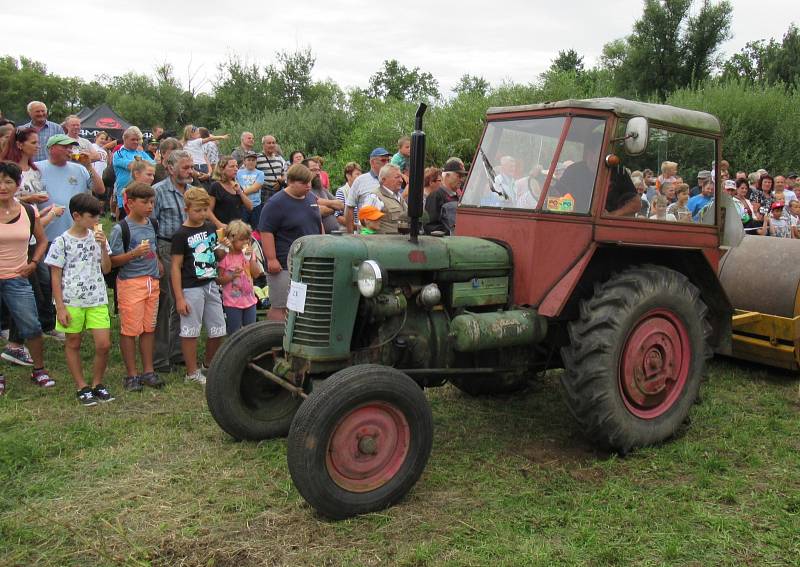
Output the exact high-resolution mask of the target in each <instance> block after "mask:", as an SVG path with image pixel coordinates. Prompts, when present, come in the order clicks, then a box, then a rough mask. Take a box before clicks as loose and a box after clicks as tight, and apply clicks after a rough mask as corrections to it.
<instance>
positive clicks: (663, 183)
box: [605, 121, 716, 224]
mask: <svg viewBox="0 0 800 567" xmlns="http://www.w3.org/2000/svg"><path fill="white" fill-rule="evenodd" d="M626 124H627V122H626V121H620V123H619V125H618V130H617V133H616V135H615V138H621V137H622V136H624V133H625V127H626ZM613 150H614V151H615V152H616V153H618V155H620V157H621V158H622V166H621V167H619V168H617V169H615V170H612V174H611V187H610V188H609V191H608V199H607V201H606V206H605V211H606V212H607V214H609V215H610V216H627V217H635V218H639V219H642V220H650V221H661V222H683V223H692V222H694V223H702V224H714V223H715V218H714V215H715V211H714V195H715V191H714V183H713V182H712V181H710V180H709V182H708V183H700V182H698V181H697V180H698V175H701V176H705V175H706V174H707V173H708V172H709V171H711V170H712V169H713V164H714V159H715V156H716V147H715V142H714V140H713V139H712V138H704V137H702V136H699V135H696V134H685V133H682V132H672V131H670V130H665V129H662V128H658V127H651V128H650V132H649V140H648V144H647V149H646V150H645V151H644V153H643V154H641V155H638V156H628V155H624V154H622V153H621V148H619V147H615V148H613ZM701 172H702V173H701ZM637 198H638V201H637V200H636V199H637ZM637 205H638V206H637Z"/></svg>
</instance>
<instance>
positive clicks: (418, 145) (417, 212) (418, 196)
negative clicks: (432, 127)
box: [408, 103, 428, 244]
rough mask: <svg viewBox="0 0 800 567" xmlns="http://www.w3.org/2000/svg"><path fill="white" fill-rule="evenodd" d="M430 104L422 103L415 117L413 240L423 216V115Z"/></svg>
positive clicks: (410, 214) (410, 204)
mask: <svg viewBox="0 0 800 567" xmlns="http://www.w3.org/2000/svg"><path fill="white" fill-rule="evenodd" d="M427 109H428V105H426V104H425V103H420V105H419V107H418V108H417V114H416V116H415V117H414V132H413V133H412V134H411V164H410V165H409V180H408V218H409V221H410V222H409V228H410V231H411V242H413V243H414V244H417V242H418V239H419V229H420V222H419V221H420V219H421V218H422V181H423V177H424V176H425V132H423V131H422V115H423V114H425V111H426V110H427Z"/></svg>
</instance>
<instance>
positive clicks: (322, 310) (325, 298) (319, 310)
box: [292, 258, 334, 347]
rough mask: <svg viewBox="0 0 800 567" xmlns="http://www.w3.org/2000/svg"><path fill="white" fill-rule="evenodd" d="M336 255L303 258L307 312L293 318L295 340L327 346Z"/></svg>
mask: <svg viewBox="0 0 800 567" xmlns="http://www.w3.org/2000/svg"><path fill="white" fill-rule="evenodd" d="M333 269H334V261H333V258H304V259H303V265H302V266H301V268H300V281H301V282H302V283H304V284H306V285H308V289H307V290H306V307H305V312H304V313H297V314H296V315H295V320H294V331H293V333H292V335H293V336H292V342H294V343H296V344H299V345H305V346H310V347H327V346H329V345H330V336H331V311H332V310H333Z"/></svg>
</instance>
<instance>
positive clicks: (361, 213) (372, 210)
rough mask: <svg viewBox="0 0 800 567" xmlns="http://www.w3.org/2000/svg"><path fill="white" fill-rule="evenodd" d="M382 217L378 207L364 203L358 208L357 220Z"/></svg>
mask: <svg viewBox="0 0 800 567" xmlns="http://www.w3.org/2000/svg"><path fill="white" fill-rule="evenodd" d="M382 217H383V212H381V210H380V209H378V207H373V206H372V205H365V206H363V207H361V208H360V209H358V219H359V220H362V221H363V220H379V219H380V218H382Z"/></svg>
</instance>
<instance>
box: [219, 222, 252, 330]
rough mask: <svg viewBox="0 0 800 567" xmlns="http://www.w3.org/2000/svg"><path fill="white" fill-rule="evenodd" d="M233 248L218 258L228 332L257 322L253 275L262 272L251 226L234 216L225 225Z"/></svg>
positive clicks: (226, 234)
mask: <svg viewBox="0 0 800 567" xmlns="http://www.w3.org/2000/svg"><path fill="white" fill-rule="evenodd" d="M225 236H226V237H227V238H228V240H230V242H231V250H230V252H228V253H227V254H226V255H225V257H224V258H223V259H222V260H220V262H219V266H218V267H219V270H218V274H219V275H218V276H217V283H218V284H219V285H220V286H222V307H223V309H224V310H225V321H226V327H227V331H228V336H230V335H232V334H233V333H234V332H236V331H238V330H239V329H241V328H242V327H244V326H246V325H249V324H251V323H255V322H256V303H257V300H256V295H255V293H254V292H253V278H257V277H258V276H260V275H261V268H260V266H259V265H258V260H257V259H256V257H255V254H253V247H252V245H251V229H250V226H249V225H248V224H246V223H244V222H243V221H240V220H233V221H231V222H230V223H228V225H227V226H226V227H225Z"/></svg>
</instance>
